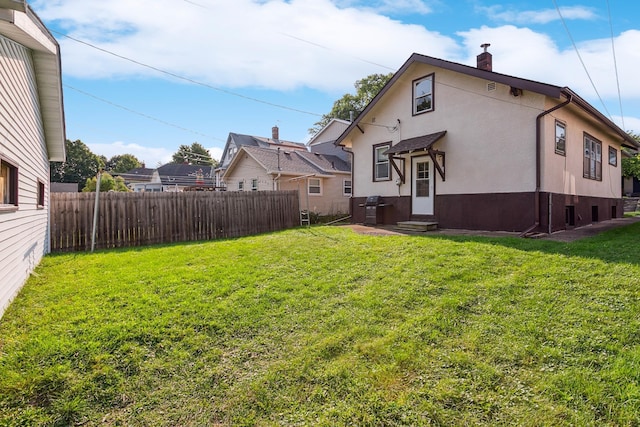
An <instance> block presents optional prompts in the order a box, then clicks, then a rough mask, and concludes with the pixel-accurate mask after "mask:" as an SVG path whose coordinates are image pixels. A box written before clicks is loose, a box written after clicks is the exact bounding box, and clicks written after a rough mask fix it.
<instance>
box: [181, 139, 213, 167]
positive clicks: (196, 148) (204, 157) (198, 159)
mask: <svg viewBox="0 0 640 427" xmlns="http://www.w3.org/2000/svg"><path fill="white" fill-rule="evenodd" d="M172 159H173V163H189V164H191V165H205V166H214V167H215V166H218V162H217V161H216V160H214V159H213V157H211V153H209V150H207V149H206V148H204V147H203V146H202V144H200V143H199V142H194V143H193V144H191V145H190V146H189V145H181V146H180V148H178V151H177V152H176V153H174V154H173V158H172Z"/></svg>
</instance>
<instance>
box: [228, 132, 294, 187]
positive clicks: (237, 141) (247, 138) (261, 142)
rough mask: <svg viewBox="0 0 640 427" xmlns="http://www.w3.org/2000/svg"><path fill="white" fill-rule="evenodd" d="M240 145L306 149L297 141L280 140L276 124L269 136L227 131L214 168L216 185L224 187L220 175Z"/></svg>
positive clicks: (290, 149)
mask: <svg viewBox="0 0 640 427" xmlns="http://www.w3.org/2000/svg"><path fill="white" fill-rule="evenodd" d="M241 147H260V148H269V149H276V148H280V149H284V150H289V151H293V150H305V151H306V150H307V147H306V146H305V145H304V144H301V143H299V142H292V141H285V140H281V139H280V130H279V128H278V127H277V126H274V127H273V128H271V138H265V137H262V136H252V135H243V134H239V133H229V136H228V137H227V142H226V144H225V146H224V150H222V158H221V159H220V163H219V165H218V167H217V168H216V170H215V183H216V186H217V187H224V182H223V180H222V175H224V172H225V170H226V169H227V167H229V165H230V164H231V161H232V160H233V158H234V157H235V155H236V153H238V151H239V150H240V148H241Z"/></svg>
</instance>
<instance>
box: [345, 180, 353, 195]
mask: <svg viewBox="0 0 640 427" xmlns="http://www.w3.org/2000/svg"><path fill="white" fill-rule="evenodd" d="M352 192H353V189H352V187H351V180H350V179H345V180H343V181H342V195H343V196H345V197H351V194H352Z"/></svg>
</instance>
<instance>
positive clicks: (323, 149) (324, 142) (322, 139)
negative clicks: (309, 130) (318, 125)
mask: <svg viewBox="0 0 640 427" xmlns="http://www.w3.org/2000/svg"><path fill="white" fill-rule="evenodd" d="M350 124H351V123H350V122H348V121H346V120H341V119H331V120H330V121H329V123H327V125H326V126H325V127H324V128H322V129H321V130H320V131H319V132H318V133H317V134H315V135H314V136H313V137H312V138H311V139H310V140H309V142H308V143H307V147H309V151H311V152H313V153H320V154H329V155H333V156H338V157H340V158H341V159H342V160H344V161H345V162H347V163H350V162H351V157H350V154H351V153H349V152H347V151H345V150H343V149H342V147H340V146H337V145H336V144H335V142H336V139H338V137H339V136H340V135H342V132H344V131H345V130H346V129H347V128H348V127H349V125H350Z"/></svg>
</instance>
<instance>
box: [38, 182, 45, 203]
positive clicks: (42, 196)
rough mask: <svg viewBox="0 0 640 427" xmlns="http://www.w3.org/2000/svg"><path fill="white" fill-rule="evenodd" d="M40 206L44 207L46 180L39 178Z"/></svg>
mask: <svg viewBox="0 0 640 427" xmlns="http://www.w3.org/2000/svg"><path fill="white" fill-rule="evenodd" d="M37 197H38V207H44V182H42V181H40V180H38V196H37Z"/></svg>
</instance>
